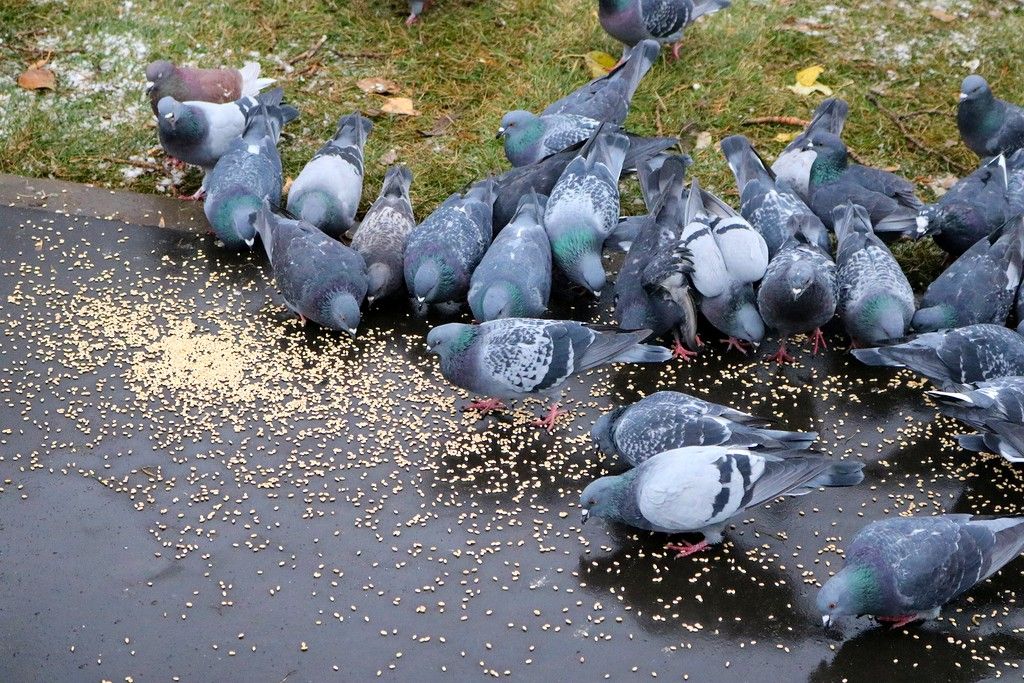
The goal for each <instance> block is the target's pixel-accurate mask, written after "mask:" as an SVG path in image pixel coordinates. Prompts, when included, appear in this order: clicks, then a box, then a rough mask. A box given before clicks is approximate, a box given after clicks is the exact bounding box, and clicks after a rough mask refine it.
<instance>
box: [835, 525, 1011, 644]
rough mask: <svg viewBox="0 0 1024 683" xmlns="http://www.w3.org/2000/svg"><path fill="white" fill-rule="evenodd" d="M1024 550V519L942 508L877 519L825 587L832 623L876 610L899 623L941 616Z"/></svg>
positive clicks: (878, 615) (882, 617)
mask: <svg viewBox="0 0 1024 683" xmlns="http://www.w3.org/2000/svg"><path fill="white" fill-rule="evenodd" d="M1022 549H1024V518H1022V517H973V516H971V515H935V516H931V517H927V516H921V517H894V518H892V519H884V520H880V521H877V522H871V523H870V524H868V525H867V526H865V527H864V528H863V529H861V530H860V531H858V532H857V535H856V536H854V537H853V541H851V543H850V546H849V547H848V548H847V549H846V561H845V564H844V566H843V568H842V569H841V570H840V571H839V573H837V574H836V575H835V576H833V577H832V578H830V579H829V580H828V581H827V582H826V583H825V585H824V586H822V588H821V590H820V591H819V592H818V599H817V603H818V611H819V612H820V613H821V619H822V622H823V623H824V624H825V626H829V625H831V624H832V623H833V622H834V621H836V620H837V619H838V618H839V617H844V616H861V615H870V616H873V617H874V618H875V619H876V620H878V621H880V622H885V623H889V624H891V625H892V627H893V628H899V627H901V626H905V625H906V624H909V623H910V622H912V621H916V620H918V619H934V618H935V617H937V616H938V615H939V610H940V609H941V608H942V606H943V605H945V604H946V603H947V602H950V601H951V600H955V599H956V598H958V597H959V596H960V595H962V594H964V593H966V592H967V591H968V590H970V589H971V588H972V587H974V585H975V584H977V583H980V582H981V581H984V580H985V579H987V578H988V577H990V576H992V575H993V574H995V573H996V572H997V571H999V570H1000V569H1001V568H1002V567H1003V566H1004V565H1005V564H1007V563H1008V562H1010V561H1011V560H1013V559H1014V558H1015V557H1017V556H1018V555H1019V554H1020V552H1021V550H1022Z"/></svg>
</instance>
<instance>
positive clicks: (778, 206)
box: [721, 135, 832, 258]
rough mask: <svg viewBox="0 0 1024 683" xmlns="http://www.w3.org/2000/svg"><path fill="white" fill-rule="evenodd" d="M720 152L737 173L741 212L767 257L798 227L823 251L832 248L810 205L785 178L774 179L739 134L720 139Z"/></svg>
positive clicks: (773, 254)
mask: <svg viewBox="0 0 1024 683" xmlns="http://www.w3.org/2000/svg"><path fill="white" fill-rule="evenodd" d="M721 147H722V154H724V155H725V158H726V160H727V161H728V162H729V168H730V169H732V173H733V175H734V176H736V185H737V187H738V188H739V191H740V214H742V216H743V217H744V218H746V219H747V220H748V221H749V222H750V224H751V225H752V226H754V228H756V229H757V231H758V232H759V233H761V237H763V238H764V241H765V243H766V244H767V245H768V256H769V258H770V257H772V256H775V254H776V252H778V251H779V249H780V248H782V245H783V243H785V241H786V240H788V239H789V238H790V237H791V236H792V235H793V233H794V232H796V231H797V230H801V231H803V233H804V234H805V235H807V238H808V239H809V240H810V241H811V242H814V243H815V244H817V245H818V246H819V247H821V248H822V250H824V251H826V252H827V251H829V250H830V249H831V248H832V245H831V243H830V242H829V239H828V231H827V230H826V229H825V225H824V224H823V223H822V222H821V219H819V218H818V217H817V216H815V215H814V212H813V211H811V209H810V207H808V206H807V205H806V204H804V200H803V199H801V198H800V195H798V194H797V193H796V191H795V190H793V188H792V187H791V186H790V184H789V183H788V182H787V181H785V180H777V179H776V177H775V174H774V173H772V172H771V171H769V170H768V169H767V168H766V167H765V165H764V161H763V160H762V159H761V157H760V156H758V154H757V152H756V151H754V148H753V147H752V146H751V144H750V140H748V139H747V138H745V137H744V136H742V135H732V136H730V137H727V138H725V139H724V140H722V142H721Z"/></svg>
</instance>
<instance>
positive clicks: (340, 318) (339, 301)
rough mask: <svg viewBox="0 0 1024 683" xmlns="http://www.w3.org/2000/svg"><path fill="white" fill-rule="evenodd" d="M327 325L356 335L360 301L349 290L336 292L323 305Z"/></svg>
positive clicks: (350, 334)
mask: <svg viewBox="0 0 1024 683" xmlns="http://www.w3.org/2000/svg"><path fill="white" fill-rule="evenodd" d="M322 314H323V317H324V323H325V327H330V328H331V329H334V330H342V331H344V332H347V333H348V334H349V336H350V337H355V336H356V331H357V330H358V329H359V318H360V314H359V302H358V301H356V298H355V297H354V296H352V295H351V294H349V293H348V292H335V293H334V294H332V295H331V296H330V297H328V298H327V299H326V300H325V301H324V303H323V306H322Z"/></svg>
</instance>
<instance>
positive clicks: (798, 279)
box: [786, 259, 814, 301]
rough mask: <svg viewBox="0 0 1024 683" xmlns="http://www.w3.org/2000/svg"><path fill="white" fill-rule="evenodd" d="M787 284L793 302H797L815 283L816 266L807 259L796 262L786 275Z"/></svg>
mask: <svg viewBox="0 0 1024 683" xmlns="http://www.w3.org/2000/svg"><path fill="white" fill-rule="evenodd" d="M786 283H787V284H788V285H789V291H790V293H791V294H792V295H793V301H797V300H798V299H799V298H800V297H801V296H803V294H804V292H806V291H807V290H808V289H810V287H811V285H812V284H813V283H814V266H812V265H811V264H810V263H808V262H807V260H806V259H805V260H800V261H797V262H795V263H794V264H793V265H792V266H791V267H790V269H789V271H787V273H786Z"/></svg>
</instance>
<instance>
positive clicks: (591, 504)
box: [580, 446, 863, 557]
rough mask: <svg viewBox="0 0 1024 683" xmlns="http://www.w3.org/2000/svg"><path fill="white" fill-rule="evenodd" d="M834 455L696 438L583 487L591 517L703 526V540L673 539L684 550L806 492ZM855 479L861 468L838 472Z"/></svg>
mask: <svg viewBox="0 0 1024 683" xmlns="http://www.w3.org/2000/svg"><path fill="white" fill-rule="evenodd" d="M834 464H835V461H834V460H833V459H832V458H827V457H824V456H820V455H812V454H809V453H807V452H799V453H789V452H786V451H781V452H778V453H775V454H772V455H768V454H759V453H755V452H754V451H750V450H747V449H744V448H733V447H727V446H689V447H687V448H677V449H675V450H671V451H665V452H663V453H659V454H657V455H654V456H651V457H650V458H648V459H647V460H644V461H643V462H642V463H640V464H639V465H638V466H637V467H636V468H634V469H632V470H630V471H628V472H626V473H625V474H620V475H616V476H609V477H601V478H600V479H598V480H596V481H594V482H591V483H590V484H589V485H588V486H587V487H586V488H585V489H584V490H583V493H582V494H581V495H580V508H581V509H582V514H583V522H584V523H586V521H587V519H589V518H590V517H602V518H604V519H607V520H610V521H614V522H619V523H622V524H627V525H629V526H632V527H636V528H638V529H646V530H648V531H658V532H661V533H667V534H679V533H700V534H703V536H704V540H702V541H701V542H700V543H696V544H692V545H691V544H689V543H685V542H684V543H681V544H678V545H675V544H669V545H667V546H665V549H666V550H675V551H678V555H677V557H685V556H686V555H690V554H693V553H695V552H697V551H699V550H702V549H704V548H707V547H708V546H709V545H713V544H716V543H720V542H721V541H722V532H723V530H724V529H725V526H726V524H727V523H728V521H729V520H730V519H732V518H733V517H734V516H736V515H738V514H740V513H742V512H743V511H745V510H749V509H751V508H755V507H757V506H759V505H762V504H763V503H767V502H769V501H771V500H773V499H775V498H777V497H779V496H785V495H802V494H805V493H808V492H810V491H811V490H812V489H813V488H816V487H817V486H819V485H820V482H821V481H822V475H824V474H826V473H827V472H828V471H829V470H830V469H831V468H832V466H833V465H834ZM836 479H837V481H836V483H835V484H834V485H837V486H852V485H854V484H857V483H859V482H860V481H861V480H862V479H863V474H862V473H861V472H860V471H859V470H854V471H852V472H850V473H849V475H848V476H847V477H837V478H836Z"/></svg>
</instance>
